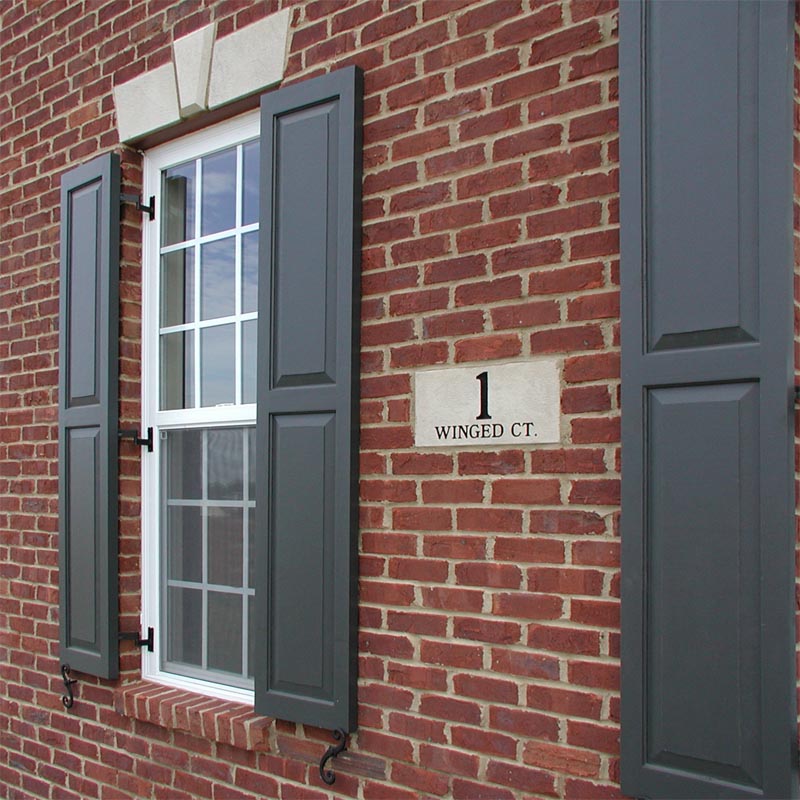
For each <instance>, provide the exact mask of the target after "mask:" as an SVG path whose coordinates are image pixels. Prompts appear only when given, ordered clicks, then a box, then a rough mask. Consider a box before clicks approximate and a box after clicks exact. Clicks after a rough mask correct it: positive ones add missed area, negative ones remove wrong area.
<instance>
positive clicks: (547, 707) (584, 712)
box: [527, 601, 603, 719]
mask: <svg viewBox="0 0 800 800" xmlns="http://www.w3.org/2000/svg"><path fill="white" fill-rule="evenodd" d="M573 602H578V601H573ZM527 701H528V706H530V707H533V708H539V709H541V710H542V711H553V712H555V713H556V714H562V715H564V716H568V717H586V718H589V719H600V712H601V709H602V705H603V699H602V697H600V695H597V694H594V693H592V692H585V691H576V690H574V689H565V688H563V687H557V686H544V685H541V684H539V685H537V684H531V685H530V686H528V689H527Z"/></svg>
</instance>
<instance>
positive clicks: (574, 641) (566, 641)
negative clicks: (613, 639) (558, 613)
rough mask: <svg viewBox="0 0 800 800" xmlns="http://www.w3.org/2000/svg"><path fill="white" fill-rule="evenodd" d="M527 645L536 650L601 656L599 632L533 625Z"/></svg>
mask: <svg viewBox="0 0 800 800" xmlns="http://www.w3.org/2000/svg"><path fill="white" fill-rule="evenodd" d="M527 644H528V647H531V648H533V649H534V650H547V651H549V652H555V653H574V654H576V655H583V656H598V655H600V633H599V631H589V630H581V629H577V628H560V627H555V626H550V625H531V626H530V628H529V629H528V641H527Z"/></svg>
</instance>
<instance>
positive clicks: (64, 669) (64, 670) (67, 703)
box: [61, 664, 78, 708]
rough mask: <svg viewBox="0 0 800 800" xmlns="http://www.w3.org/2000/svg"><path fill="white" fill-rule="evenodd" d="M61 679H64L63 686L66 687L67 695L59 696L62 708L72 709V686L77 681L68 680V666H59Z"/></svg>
mask: <svg viewBox="0 0 800 800" xmlns="http://www.w3.org/2000/svg"><path fill="white" fill-rule="evenodd" d="M61 677H62V678H63V679H64V686H66V687H67V693H66V694H64V695H61V702H62V703H63V704H64V708H72V704H73V703H74V702H75V697H74V696H73V694H72V684H73V683H77V682H78V681H77V679H76V678H70V676H69V664H62V665H61Z"/></svg>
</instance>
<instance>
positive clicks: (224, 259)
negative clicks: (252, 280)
mask: <svg viewBox="0 0 800 800" xmlns="http://www.w3.org/2000/svg"><path fill="white" fill-rule="evenodd" d="M234 244H235V239H234V238H233V237H230V238H228V239H220V240H219V241H217V242H211V243H210V244H204V245H203V246H202V247H201V248H200V319H215V318H217V317H228V316H231V315H232V314H235V313H236V261H235V251H234Z"/></svg>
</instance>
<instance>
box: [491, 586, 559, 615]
mask: <svg viewBox="0 0 800 800" xmlns="http://www.w3.org/2000/svg"><path fill="white" fill-rule="evenodd" d="M563 606H564V602H563V600H561V598H560V597H554V596H552V595H546V594H533V593H531V592H505V593H498V594H495V595H494V596H493V598H492V613H493V614H495V615H497V616H501V617H515V618H517V619H559V618H560V617H561V614H562V613H563Z"/></svg>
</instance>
